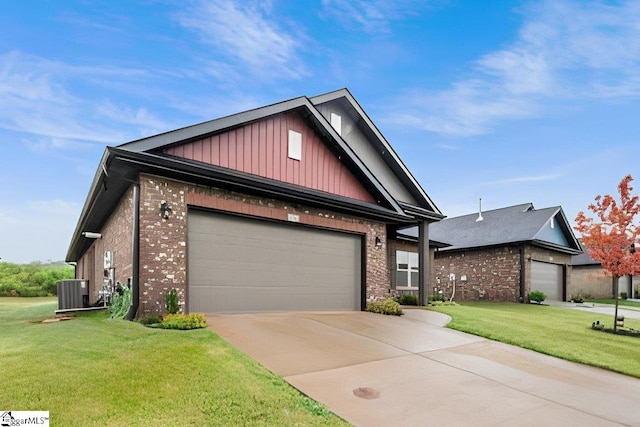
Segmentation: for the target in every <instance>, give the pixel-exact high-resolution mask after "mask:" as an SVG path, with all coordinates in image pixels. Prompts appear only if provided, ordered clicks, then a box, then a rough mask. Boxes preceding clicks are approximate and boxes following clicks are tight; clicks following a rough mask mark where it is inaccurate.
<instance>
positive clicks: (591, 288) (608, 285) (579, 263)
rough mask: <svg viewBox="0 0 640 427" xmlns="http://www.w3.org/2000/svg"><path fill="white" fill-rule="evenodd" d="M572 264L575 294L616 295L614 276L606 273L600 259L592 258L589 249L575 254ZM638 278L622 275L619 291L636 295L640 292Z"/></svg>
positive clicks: (595, 296)
mask: <svg viewBox="0 0 640 427" xmlns="http://www.w3.org/2000/svg"><path fill="white" fill-rule="evenodd" d="M581 243H582V242H581ZM571 264H572V265H573V268H572V288H573V289H572V294H573V295H577V294H578V293H580V294H581V295H582V296H583V297H592V298H611V297H612V296H614V295H615V291H614V284H613V278H612V277H611V276H608V275H607V274H606V273H605V271H604V269H603V268H602V265H601V264H600V263H599V262H598V261H596V260H595V259H593V258H591V256H590V255H589V251H588V250H586V249H585V250H584V252H583V253H581V254H579V255H574V256H573V259H572V260H571ZM638 280H639V279H638V277H637V276H625V277H620V278H619V279H618V290H619V292H626V294H627V296H628V297H629V298H634V297H636V295H637V294H638V292H639V288H638V283H640V282H638ZM634 283H635V286H634Z"/></svg>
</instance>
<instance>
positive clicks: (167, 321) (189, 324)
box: [158, 313, 207, 330]
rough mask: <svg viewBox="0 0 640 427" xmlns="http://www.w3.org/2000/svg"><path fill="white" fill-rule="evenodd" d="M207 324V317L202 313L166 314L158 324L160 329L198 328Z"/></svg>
mask: <svg viewBox="0 0 640 427" xmlns="http://www.w3.org/2000/svg"><path fill="white" fill-rule="evenodd" d="M206 326H207V319H205V317H204V315H203V314H200V313H192V314H182V313H181V314H168V315H166V316H164V317H163V318H162V322H161V323H160V324H158V327H159V328H162V329H180V330H188V329H200V328H205V327H206Z"/></svg>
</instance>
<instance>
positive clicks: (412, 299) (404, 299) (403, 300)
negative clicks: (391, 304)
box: [395, 294, 418, 305]
mask: <svg viewBox="0 0 640 427" xmlns="http://www.w3.org/2000/svg"><path fill="white" fill-rule="evenodd" d="M395 300H396V302H397V303H398V304H400V305H418V297H417V296H415V295H414V294H402V295H400V296H399V297H396V298H395Z"/></svg>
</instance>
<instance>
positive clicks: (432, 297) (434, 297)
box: [429, 294, 444, 302]
mask: <svg viewBox="0 0 640 427" xmlns="http://www.w3.org/2000/svg"><path fill="white" fill-rule="evenodd" d="M429 301H431V302H433V301H444V295H443V294H432V295H429Z"/></svg>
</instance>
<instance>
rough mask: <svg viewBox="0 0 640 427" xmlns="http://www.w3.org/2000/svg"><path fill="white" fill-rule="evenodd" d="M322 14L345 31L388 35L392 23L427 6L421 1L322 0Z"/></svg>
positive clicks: (427, 3) (427, 4)
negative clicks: (354, 30) (345, 29)
mask: <svg viewBox="0 0 640 427" xmlns="http://www.w3.org/2000/svg"><path fill="white" fill-rule="evenodd" d="M322 6H323V14H324V15H326V16H328V17H330V18H333V19H335V20H337V21H338V22H339V23H340V24H341V25H342V26H344V27H345V28H347V29H354V28H355V29H358V30H360V29H361V30H363V31H365V32H367V33H388V32H390V31H391V23H392V21H396V20H400V19H403V18H405V17H406V16H411V15H416V14H418V13H419V12H420V11H421V10H424V9H425V8H426V7H428V6H429V2H426V1H421V0H396V1H389V0H355V1H354V0H322Z"/></svg>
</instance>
